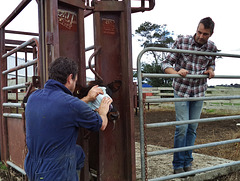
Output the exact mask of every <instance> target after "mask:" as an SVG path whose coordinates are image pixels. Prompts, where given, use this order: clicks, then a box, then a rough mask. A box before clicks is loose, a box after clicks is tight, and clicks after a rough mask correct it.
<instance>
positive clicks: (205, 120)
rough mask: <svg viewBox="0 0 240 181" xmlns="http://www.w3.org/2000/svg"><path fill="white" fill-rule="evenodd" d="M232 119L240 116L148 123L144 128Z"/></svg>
mask: <svg viewBox="0 0 240 181" xmlns="http://www.w3.org/2000/svg"><path fill="white" fill-rule="evenodd" d="M233 119H240V115H236V116H223V117H212V118H202V119H192V120H186V121H172V122H164V123H150V124H145V126H146V128H158V127H164V126H174V125H181V124H192V123H206V122H214V121H223V120H224V121H226V120H233Z"/></svg>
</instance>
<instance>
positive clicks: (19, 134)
mask: <svg viewBox="0 0 240 181" xmlns="http://www.w3.org/2000/svg"><path fill="white" fill-rule="evenodd" d="M5 119H6V123H7V133H8V151H9V159H8V160H9V161H11V162H13V163H14V164H16V165H17V166H19V167H20V168H24V159H25V156H26V153H27V150H26V141H25V140H26V135H25V123H24V122H25V121H24V120H23V119H17V118H5Z"/></svg>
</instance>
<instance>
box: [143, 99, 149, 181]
mask: <svg viewBox="0 0 240 181" xmlns="http://www.w3.org/2000/svg"><path fill="white" fill-rule="evenodd" d="M145 105H146V104H145V99H143V119H144V120H143V122H144V125H143V132H144V158H145V181H147V180H148V167H147V139H146V126H145V123H146V106H145Z"/></svg>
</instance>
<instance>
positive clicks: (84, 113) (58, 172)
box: [24, 79, 102, 181]
mask: <svg viewBox="0 0 240 181" xmlns="http://www.w3.org/2000/svg"><path fill="white" fill-rule="evenodd" d="M25 116H26V141H27V147H28V154H27V156H26V158H25V163H24V167H25V171H26V173H27V176H28V178H29V179H30V181H39V180H41V181H78V177H77V172H76V171H77V170H80V169H81V168H82V167H83V165H84V159H85V154H84V152H83V150H82V148H81V147H80V146H78V145H76V141H77V136H78V130H79V129H78V128H79V127H83V128H87V129H89V130H91V131H98V130H99V129H100V128H101V126H102V119H101V117H100V116H99V115H98V114H97V113H95V112H94V111H93V110H92V109H91V108H90V107H89V106H88V105H87V104H86V103H85V102H83V101H81V100H79V99H78V98H76V97H74V96H72V93H71V92H70V91H69V90H68V89H67V88H66V87H65V86H64V85H63V84H61V83H60V82H58V81H55V80H52V79H50V80H48V81H47V82H46V84H45V87H44V89H41V90H37V91H35V92H34V93H33V94H31V96H30V97H29V99H28V102H27V107H26V111H25Z"/></svg>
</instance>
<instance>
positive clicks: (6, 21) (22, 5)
mask: <svg viewBox="0 0 240 181" xmlns="http://www.w3.org/2000/svg"><path fill="white" fill-rule="evenodd" d="M30 2H31V0H23V1H22V2H21V3H20V4H19V5H18V6H17V7H16V9H14V10H13V12H12V13H11V14H10V15H9V16H8V17H7V19H6V20H5V21H4V22H3V23H2V24H1V25H0V29H2V28H5V27H6V26H7V25H8V24H9V23H11V21H12V20H13V19H14V18H15V17H16V16H17V15H18V14H19V13H20V12H21V11H22V10H23V9H24V8H25V7H26V6H27V5H28V4H29V3H30Z"/></svg>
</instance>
